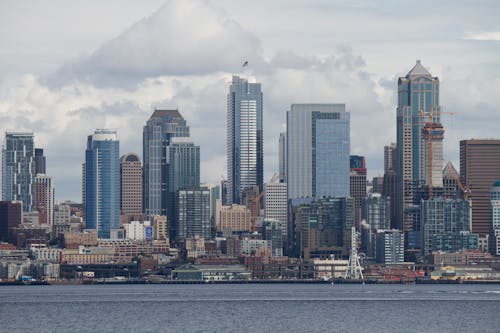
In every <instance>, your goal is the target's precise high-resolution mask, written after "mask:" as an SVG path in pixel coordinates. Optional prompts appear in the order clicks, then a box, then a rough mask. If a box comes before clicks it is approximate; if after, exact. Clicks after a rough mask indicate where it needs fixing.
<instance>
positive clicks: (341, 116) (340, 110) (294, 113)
mask: <svg viewBox="0 0 500 333" xmlns="http://www.w3.org/2000/svg"><path fill="white" fill-rule="evenodd" d="M286 133H287V137H286V143H287V186H288V199H297V198H307V197H317V198H321V197H327V196H332V197H347V196H349V194H350V180H349V150H350V144H349V142H350V135H349V113H347V112H346V111H345V105H344V104H292V106H291V109H290V111H288V112H287V132H286Z"/></svg>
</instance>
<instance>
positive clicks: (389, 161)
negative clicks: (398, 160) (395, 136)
mask: <svg viewBox="0 0 500 333" xmlns="http://www.w3.org/2000/svg"><path fill="white" fill-rule="evenodd" d="M396 155H397V145H396V143H395V142H392V143H391V144H390V145H388V146H384V174H386V173H388V172H389V171H396V168H395V165H394V163H393V161H394V158H395V157H396Z"/></svg>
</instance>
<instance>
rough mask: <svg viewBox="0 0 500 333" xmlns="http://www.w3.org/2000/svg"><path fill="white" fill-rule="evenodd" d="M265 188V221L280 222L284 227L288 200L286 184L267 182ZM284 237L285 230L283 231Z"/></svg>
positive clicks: (286, 218) (286, 219)
mask: <svg viewBox="0 0 500 333" xmlns="http://www.w3.org/2000/svg"><path fill="white" fill-rule="evenodd" d="M264 188H265V193H266V194H265V198H266V199H265V207H266V215H265V216H266V219H274V220H278V221H281V222H282V223H284V224H285V225H286V223H287V221H288V200H287V194H286V183H282V182H269V183H266V184H265V185H264ZM284 235H286V228H285V231H284Z"/></svg>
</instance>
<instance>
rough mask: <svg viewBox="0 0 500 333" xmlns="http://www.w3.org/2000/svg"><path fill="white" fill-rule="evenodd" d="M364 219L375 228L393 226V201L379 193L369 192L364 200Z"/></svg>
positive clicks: (380, 228)
mask: <svg viewBox="0 0 500 333" xmlns="http://www.w3.org/2000/svg"><path fill="white" fill-rule="evenodd" d="M362 208H363V214H362V217H363V219H365V220H366V223H367V224H368V225H369V226H370V227H371V228H372V229H374V230H378V229H379V230H387V229H390V228H391V201H390V199H389V198H387V197H383V196H382V195H380V194H379V193H372V194H369V195H368V197H366V198H365V199H364V200H363V205H362Z"/></svg>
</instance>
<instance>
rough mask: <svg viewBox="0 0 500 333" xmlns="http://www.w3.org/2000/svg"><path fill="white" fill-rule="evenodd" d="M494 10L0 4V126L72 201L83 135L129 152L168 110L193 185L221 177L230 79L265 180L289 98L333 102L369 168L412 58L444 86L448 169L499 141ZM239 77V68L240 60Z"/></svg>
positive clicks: (437, 5) (454, 4) (498, 12)
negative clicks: (472, 147) (184, 137)
mask: <svg viewBox="0 0 500 333" xmlns="http://www.w3.org/2000/svg"><path fill="white" fill-rule="evenodd" d="M499 17H500V2H499V1H496V0H491V1H481V0H479V1H439V2H438V1H421V0H420V1H413V0H398V1H361V0H360V1H348V0H344V1H342V0H339V1H332V0H311V1H306V0H275V1H269V0H267V1H266V0H263V1H260V0H253V1H235V0H213V1H202V0H171V1H164V0H161V1H160V0H142V1H128V0H108V1H102V0H85V1H83V0H81V1H77V0H72V1H68V0H60V1H57V0H53V1H39V0H32V1H24V0H2V1H1V2H0V130H1V132H2V136H3V132H4V131H6V130H9V131H19V130H32V131H34V132H35V140H36V145H37V146H38V147H42V148H44V149H45V151H46V156H47V165H48V167H47V173H48V174H49V175H51V176H53V177H54V181H55V186H56V197H57V199H58V200H65V199H73V200H77V201H80V200H81V194H80V192H81V163H82V162H83V160H84V152H85V140H86V136H87V135H88V134H90V133H92V131H93V130H94V129H95V128H112V129H115V130H117V131H118V135H119V138H120V150H121V153H122V154H124V153H127V152H137V153H139V155H141V156H142V148H141V147H142V126H143V125H144V123H145V121H146V120H147V118H148V117H149V116H150V114H151V113H152V110H153V108H154V107H168V108H178V109H179V111H180V112H181V113H182V114H183V115H184V117H185V118H186V119H187V121H188V124H189V125H190V126H191V136H192V138H193V140H194V141H195V142H196V143H197V144H199V145H200V146H201V154H202V164H201V169H202V171H201V172H202V175H201V178H202V180H203V181H209V182H217V181H219V180H220V177H221V175H225V174H226V159H225V153H226V148H225V146H226V129H225V116H226V93H227V90H228V85H229V81H230V78H231V75H232V74H238V75H245V76H247V77H250V78H255V80H257V81H258V82H261V83H262V88H263V92H264V140H265V143H264V151H265V152H264V154H265V161H264V168H265V179H269V178H270V177H271V176H272V174H273V173H274V172H276V171H277V169H278V165H277V164H278V159H277V152H278V136H279V132H280V131H281V130H283V128H284V123H285V112H286V110H287V109H289V106H290V104H291V103H304V102H330V103H346V105H347V109H348V110H349V111H350V112H351V152H352V154H360V155H365V156H366V158H367V166H368V170H369V171H368V173H369V176H370V177H373V176H376V175H378V174H381V173H382V170H383V146H384V145H387V144H389V143H390V142H392V141H395V136H396V134H395V133H396V128H395V125H396V87H397V78H398V77H399V76H403V75H405V74H406V73H407V72H408V71H409V70H410V69H411V68H412V67H413V65H414V64H415V61H416V60H417V59H420V60H421V61H422V64H423V65H424V66H425V67H426V68H427V69H428V70H429V71H430V72H431V73H432V74H433V75H435V76H438V77H439V79H440V82H441V104H442V106H443V108H444V110H445V111H453V112H456V114H455V115H444V116H443V125H444V127H445V129H446V135H445V151H444V155H445V159H446V160H451V161H453V162H454V163H455V166H456V167H457V169H458V163H457V162H458V147H459V140H460V139H466V138H472V137H475V138H479V137H495V138H499V137H500V130H499V128H500V108H499V105H500V23H499V22H500V19H499ZM245 60H248V61H249V63H250V66H249V68H248V70H246V71H245V72H241V70H242V69H241V64H242V63H243V61H245Z"/></svg>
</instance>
